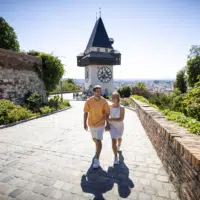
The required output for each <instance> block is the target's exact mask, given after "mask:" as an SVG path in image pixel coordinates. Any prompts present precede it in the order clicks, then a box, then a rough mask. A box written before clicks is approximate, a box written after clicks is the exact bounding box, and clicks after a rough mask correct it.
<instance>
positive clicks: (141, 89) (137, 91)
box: [132, 82, 151, 99]
mask: <svg viewBox="0 0 200 200" xmlns="http://www.w3.org/2000/svg"><path fill="white" fill-rule="evenodd" d="M132 94H133V95H138V96H143V97H144V98H146V99H149V97H150V96H151V93H150V92H149V91H148V89H147V86H146V85H145V83H143V82H138V83H136V84H135V85H134V87H133V88H132Z"/></svg>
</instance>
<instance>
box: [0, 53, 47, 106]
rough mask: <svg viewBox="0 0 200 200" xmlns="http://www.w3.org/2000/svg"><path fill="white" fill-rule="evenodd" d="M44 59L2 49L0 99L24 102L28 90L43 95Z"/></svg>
mask: <svg viewBox="0 0 200 200" xmlns="http://www.w3.org/2000/svg"><path fill="white" fill-rule="evenodd" d="M41 69H42V61H41V59H39V58H36V57H34V56H30V55H26V54H23V53H16V52H13V51H9V50H5V49H0V99H10V100H12V101H13V102H15V103H17V104H22V103H23V101H24V96H25V95H26V94H27V93H28V92H36V93H40V94H42V95H43V98H44V100H45V101H46V99H47V98H46V92H45V86H44V83H43V81H42V79H41V76H42V70H41Z"/></svg>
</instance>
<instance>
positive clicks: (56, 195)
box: [49, 189, 63, 199]
mask: <svg viewBox="0 0 200 200" xmlns="http://www.w3.org/2000/svg"><path fill="white" fill-rule="evenodd" d="M62 195H63V193H62V191H61V190H57V189H55V190H54V192H53V193H51V195H50V196H49V197H51V198H53V199H61V198H62Z"/></svg>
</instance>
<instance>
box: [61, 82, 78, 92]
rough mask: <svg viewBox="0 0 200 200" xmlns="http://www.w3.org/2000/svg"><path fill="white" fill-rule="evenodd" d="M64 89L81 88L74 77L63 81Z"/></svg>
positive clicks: (73, 89)
mask: <svg viewBox="0 0 200 200" xmlns="http://www.w3.org/2000/svg"><path fill="white" fill-rule="evenodd" d="M62 88H63V91H66V92H67V91H75V90H79V89H80V88H79V87H78V86H77V85H76V83H74V81H73V79H68V80H66V81H63V87H62Z"/></svg>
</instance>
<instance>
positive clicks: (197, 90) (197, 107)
mask: <svg viewBox="0 0 200 200" xmlns="http://www.w3.org/2000/svg"><path fill="white" fill-rule="evenodd" d="M198 80H199V81H198V82H197V83H195V84H194V87H193V88H192V89H190V90H189V91H188V93H187V94H186V96H185V98H184V99H185V100H184V102H183V104H184V106H185V108H186V111H187V115H188V116H189V117H192V118H195V119H197V120H199V121H200V76H198Z"/></svg>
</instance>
